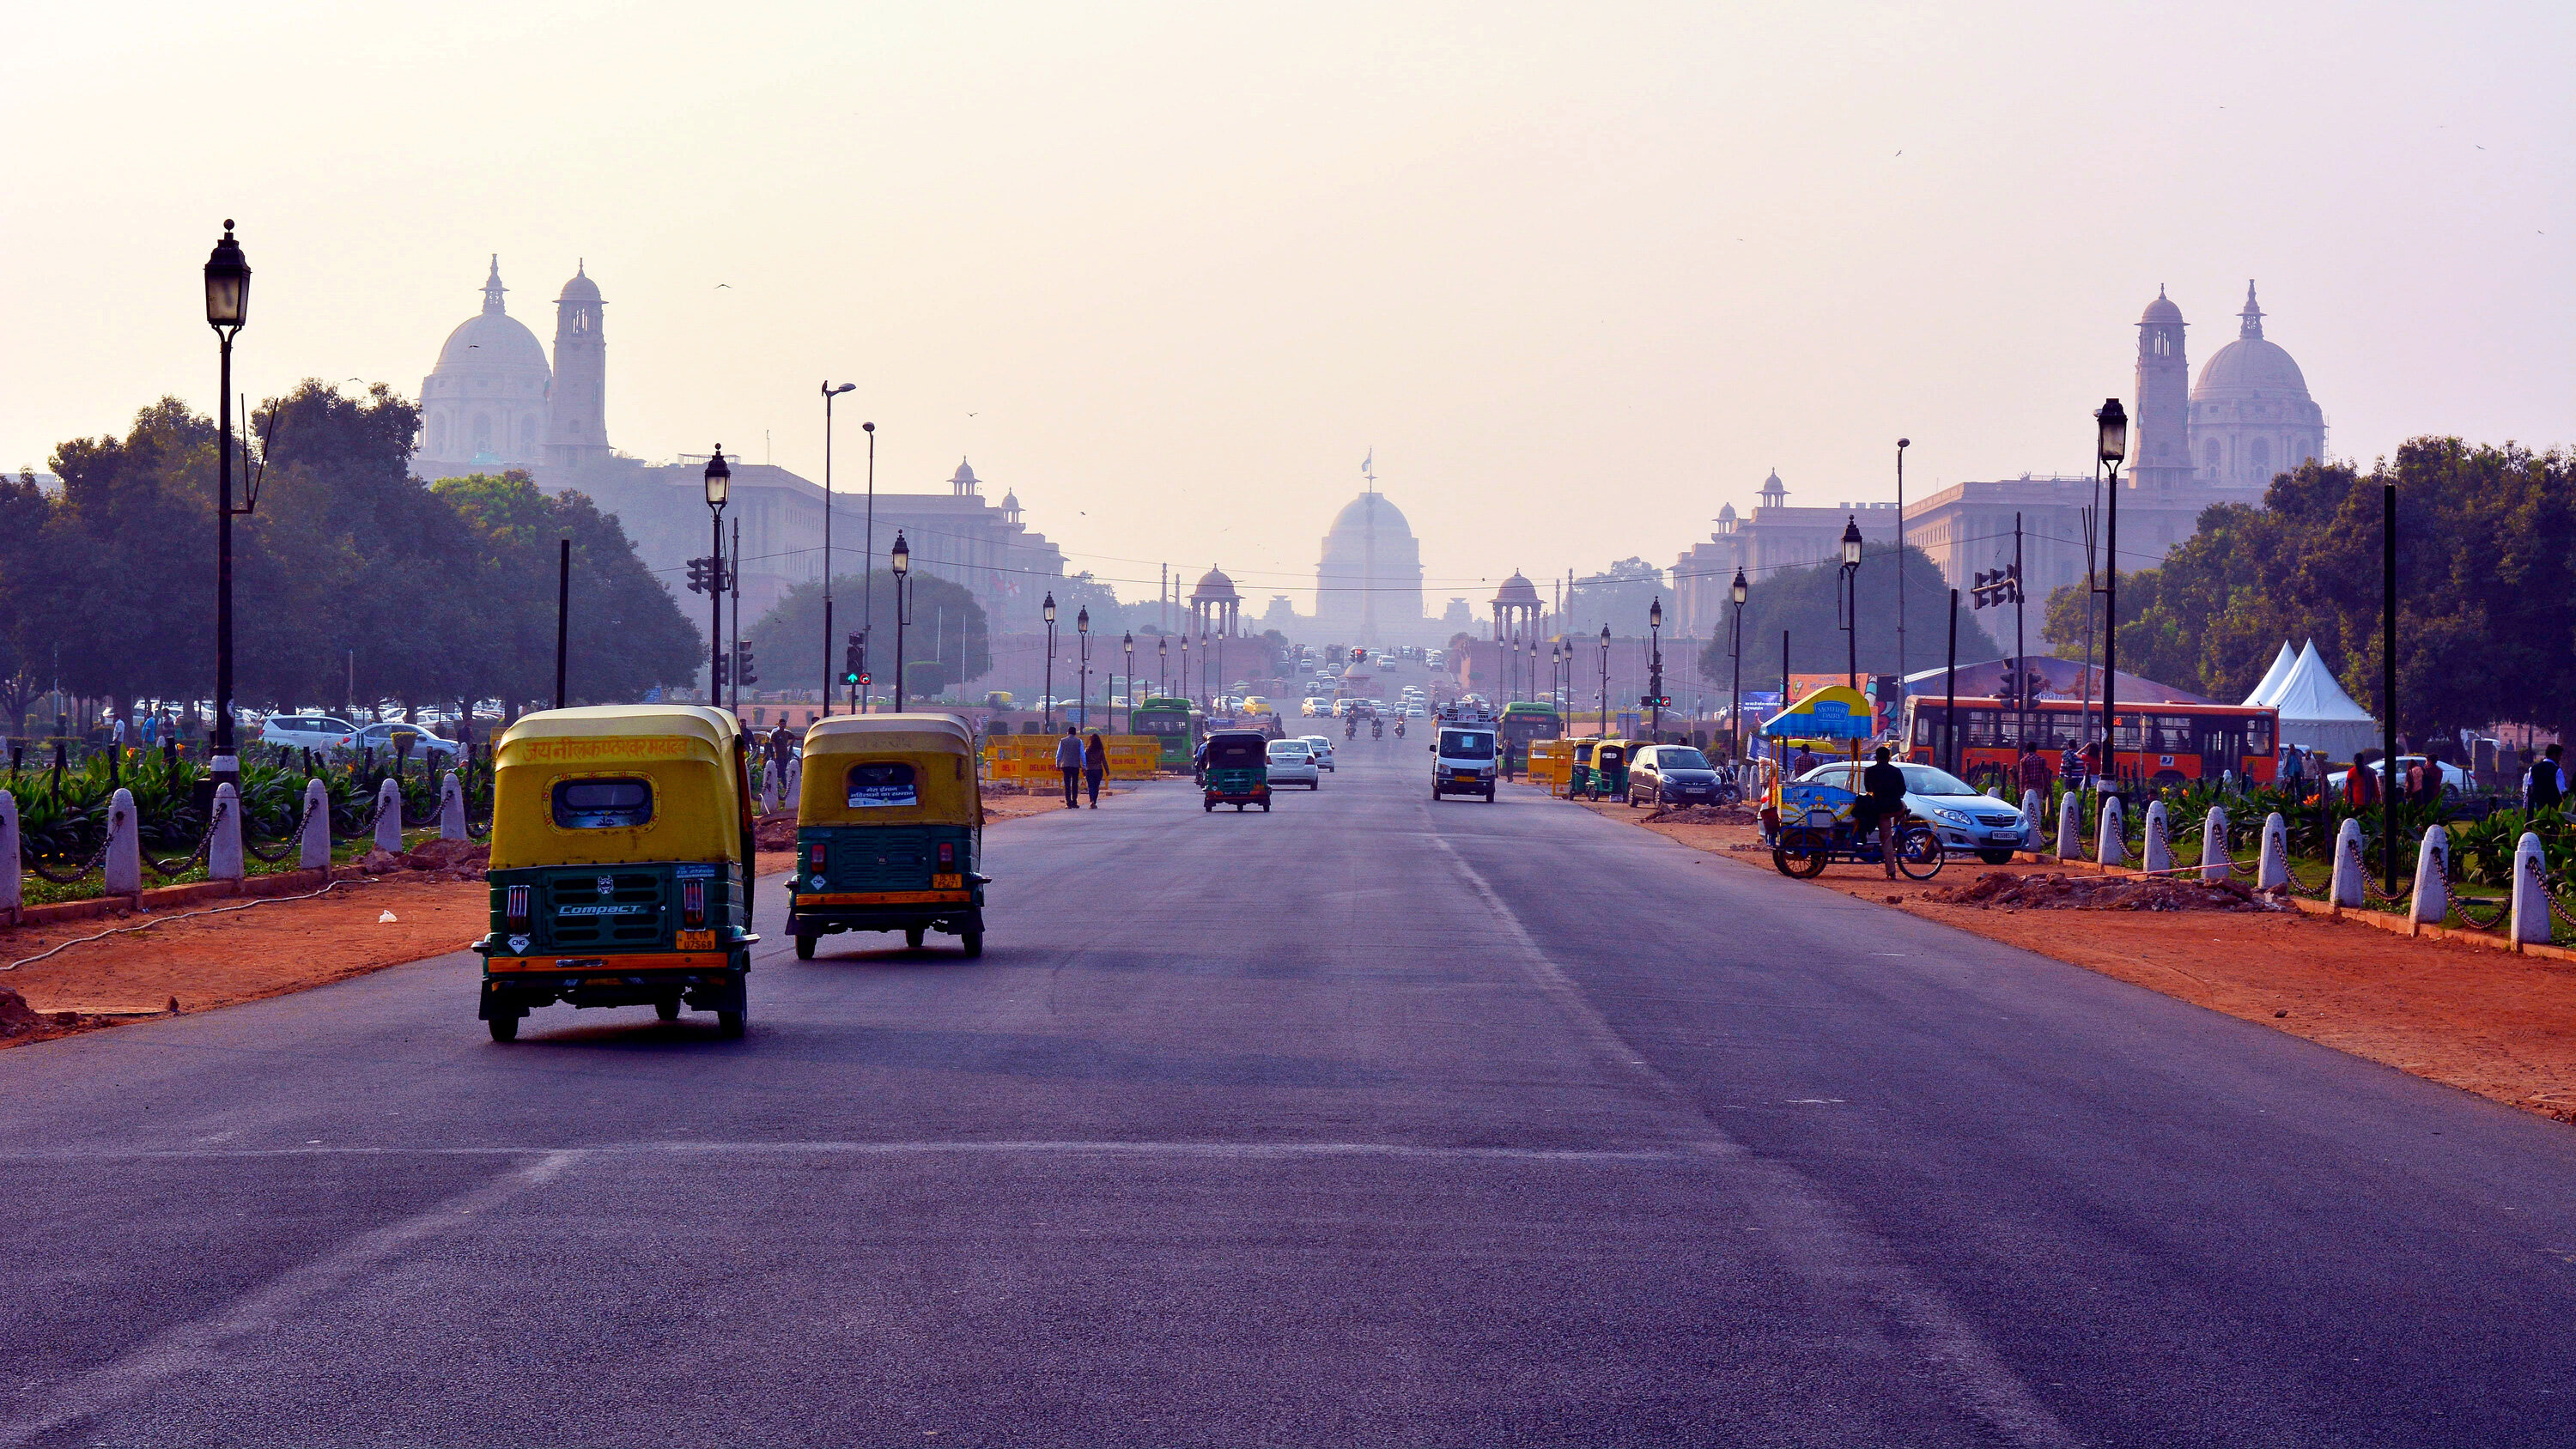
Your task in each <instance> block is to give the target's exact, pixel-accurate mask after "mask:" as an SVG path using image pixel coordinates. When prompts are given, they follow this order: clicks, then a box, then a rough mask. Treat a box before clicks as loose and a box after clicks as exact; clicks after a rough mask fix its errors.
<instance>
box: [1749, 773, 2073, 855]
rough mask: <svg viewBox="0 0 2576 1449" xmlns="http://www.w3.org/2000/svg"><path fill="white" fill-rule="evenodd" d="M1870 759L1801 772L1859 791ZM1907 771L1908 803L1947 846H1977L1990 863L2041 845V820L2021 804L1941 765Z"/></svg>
mask: <svg viewBox="0 0 2576 1449" xmlns="http://www.w3.org/2000/svg"><path fill="white" fill-rule="evenodd" d="M1868 768H1869V766H1867V765H1865V764H1860V765H1855V764H1853V763H1851V762H1849V761H1844V762H1843V763H1841V764H1834V765H1819V766H1817V767H1816V768H1815V769H1812V770H1809V771H1808V772H1807V773H1805V774H1803V775H1801V776H1799V777H1798V778H1799V779H1801V780H1813V781H1815V782H1816V783H1818V784H1821V785H1831V786H1833V787H1834V788H1835V789H1838V790H1849V791H1851V792H1852V793H1853V794H1855V795H1866V794H1868V793H1869V791H1868V790H1867V789H1866V788H1864V787H1863V786H1862V784H1861V772H1862V771H1864V770H1867V769H1868ZM1897 768H1898V769H1900V770H1903V771H1904V772H1905V808H1906V809H1907V810H1909V811H1911V812H1913V815H1914V818H1915V819H1917V820H1920V821H1922V822H1923V823H1924V824H1926V825H1929V826H1931V827H1932V833H1933V834H1934V835H1935V836H1937V837H1939V838H1940V841H1941V848H1942V849H1943V850H1946V851H1953V852H1958V853H1966V852H1969V851H1974V852H1975V853H1976V856H1977V859H1979V860H1982V861H1984V862H1985V863H1986V864H1988V865H2002V864H2004V863H2005V862H2006V861H2009V860H2011V859H2012V858H2013V852H2014V851H2017V850H2037V849H2039V848H2040V831H2039V822H2037V821H2035V820H2025V819H2023V818H2022V813H2021V810H2020V809H2019V807H2017V806H2015V805H2013V804H2011V803H2010V802H2008V801H2003V800H1998V799H1995V798H1994V797H1993V796H1991V795H1987V794H1985V793H1983V792H1981V791H1979V790H1978V789H1977V787H1975V786H1974V785H1971V784H1969V783H1968V782H1967V781H1965V780H1962V779H1960V778H1959V777H1958V776H1956V775H1953V774H1951V773H1950V772H1949V771H1947V770H1944V769H1942V768H1940V767H1939V766H1937V765H1908V764H1903V763H1899V764H1898V765H1897Z"/></svg>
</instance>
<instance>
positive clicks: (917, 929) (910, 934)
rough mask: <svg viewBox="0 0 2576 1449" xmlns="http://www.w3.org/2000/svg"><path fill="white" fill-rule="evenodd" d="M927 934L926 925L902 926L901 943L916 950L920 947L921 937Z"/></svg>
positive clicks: (928, 930) (928, 929) (928, 932)
mask: <svg viewBox="0 0 2576 1449" xmlns="http://www.w3.org/2000/svg"><path fill="white" fill-rule="evenodd" d="M929 934H930V928H929V927H928V926H906V927H904V928H903V943H904V944H905V945H907V946H910V947H911V948H912V949H914V950H916V951H918V950H920V949H921V942H922V938H923V937H925V936H927V935H929Z"/></svg>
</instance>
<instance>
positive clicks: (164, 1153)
mask: <svg viewBox="0 0 2576 1449" xmlns="http://www.w3.org/2000/svg"><path fill="white" fill-rule="evenodd" d="M540 1154H550V1155H554V1156H561V1157H566V1158H581V1159H589V1160H604V1159H609V1158H615V1157H649V1156H656V1155H663V1156H675V1157H716V1156H723V1155H726V1154H739V1155H743V1156H800V1155H801V1156H818V1157H819V1156H847V1157H905V1156H922V1157H930V1156H955V1157H975V1156H995V1157H999V1156H1013V1155H1020V1156H1032V1155H1046V1154H1058V1155H1064V1156H1090V1157H1122V1156H1123V1157H1146V1156H1162V1157H1211V1158H1229V1157H1233V1158H1300V1157H1386V1158H1407V1159H1420V1160H1426V1161H1437V1160H1454V1161H1470V1162H1473V1161H1486V1162H1569V1163H1584V1162H1600V1163H1620V1162H1689V1161H1696V1160H1698V1158H1699V1156H1700V1154H1698V1153H1697V1152H1694V1151H1692V1150H1689V1149H1687V1148H1673V1147H1641V1148H1587V1147H1563V1148H1560V1147H1442V1146H1432V1145H1423V1144H1416V1143H1408V1142H1132V1141H1117V1140H1105V1141H1088V1140H1082V1139H1071V1140H1063V1141H1049V1140H1036V1141H993V1142H977V1141H948V1142H938V1141H933V1142H696V1141H689V1142H682V1141H664V1142H615V1143H601V1144H585V1145H583V1146H579V1147H527V1146H514V1145H508V1144H499V1145H484V1146H459V1147H366V1146H355V1145H348V1146H323V1147H314V1146H304V1147H294V1146H288V1147H269V1148H261V1147H243V1148H169V1149H152V1148H134V1149H122V1148H109V1149H105V1150H101V1151H82V1150H77V1149H74V1150H65V1151H52V1152H8V1153H0V1162H30V1163H33V1162H42V1163H51V1164H66V1163H82V1162H160V1161H180V1162H224V1161H236V1160H240V1161H257V1160H266V1159H276V1158H296V1157H387V1158H393V1157H530V1156H537V1155H540Z"/></svg>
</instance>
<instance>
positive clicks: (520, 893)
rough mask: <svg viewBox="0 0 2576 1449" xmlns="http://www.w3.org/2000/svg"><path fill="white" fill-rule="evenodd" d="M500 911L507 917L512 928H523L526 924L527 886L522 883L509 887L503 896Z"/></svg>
mask: <svg viewBox="0 0 2576 1449" xmlns="http://www.w3.org/2000/svg"><path fill="white" fill-rule="evenodd" d="M501 913H502V915H503V916H505V917H507V918H508V920H509V922H510V925H511V927H512V928H513V929H515V930H525V929H526V928H527V924H528V888H527V887H526V886H523V885H514V886H512V887H510V890H509V894H508V895H507V896H505V897H504V898H503V904H502V908H501Z"/></svg>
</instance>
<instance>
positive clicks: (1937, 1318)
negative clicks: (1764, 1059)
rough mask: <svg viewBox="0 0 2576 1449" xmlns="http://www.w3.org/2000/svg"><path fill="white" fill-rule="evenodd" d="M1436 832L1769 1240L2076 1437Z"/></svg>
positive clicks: (1958, 1379)
mask: <svg viewBox="0 0 2576 1449" xmlns="http://www.w3.org/2000/svg"><path fill="white" fill-rule="evenodd" d="M1431 839H1432V841H1433V843H1434V844H1436V845H1438V846H1439V847H1440V849H1441V851H1442V853H1444V854H1446V855H1447V856H1448V857H1449V860H1450V862H1451V864H1452V865H1454V866H1455V867H1456V869H1457V872H1458V876H1459V879H1460V880H1461V881H1463V882H1464V883H1465V885H1466V886H1467V889H1468V890H1469V891H1471V892H1473V893H1474V894H1475V895H1476V896H1477V897H1478V898H1479V899H1481V900H1483V901H1484V902H1485V904H1486V905H1487V906H1488V907H1489V908H1490V909H1491V910H1492V912H1493V915H1494V918H1495V920H1496V922H1497V923H1498V924H1499V925H1500V926H1501V928H1502V932H1503V934H1504V935H1505V936H1507V937H1509V938H1510V940H1511V941H1512V942H1513V943H1514V944H1516V945H1517V946H1518V947H1519V948H1520V949H1519V951H1518V952H1517V953H1515V954H1516V955H1517V957H1518V958H1519V961H1520V964H1521V967H1522V969H1523V970H1524V971H1525V972H1527V973H1528V975H1529V977H1530V979H1531V980H1532V981H1533V982H1535V983H1536V984H1537V985H1538V987H1539V988H1540V989H1541V990H1542V991H1544V992H1545V993H1546V994H1547V995H1548V996H1549V997H1550V998H1551V999H1552V1000H1554V1001H1555V1002H1556V1003H1557V1004H1558V1006H1559V1007H1560V1008H1561V1009H1563V1010H1564V1012H1565V1014H1566V1016H1567V1017H1568V1018H1569V1019H1570V1020H1571V1021H1572V1022H1573V1023H1574V1024H1575V1026H1576V1027H1577V1028H1578V1029H1579V1030H1580V1031H1581V1032H1582V1033H1583V1034H1584V1035H1585V1036H1586V1037H1587V1038H1589V1039H1590V1040H1591V1042H1592V1044H1593V1047H1594V1050H1595V1051H1597V1052H1599V1053H1600V1054H1601V1056H1602V1058H1603V1060H1604V1061H1605V1062H1606V1063H1608V1065H1609V1066H1610V1068H1611V1069H1612V1071H1613V1072H1615V1073H1617V1074H1619V1075H1621V1076H1625V1077H1627V1078H1629V1079H1630V1080H1642V1081H1644V1082H1645V1083H1647V1084H1648V1085H1649V1086H1650V1087H1651V1088H1652V1089H1653V1090H1654V1091H1655V1092H1656V1093H1657V1094H1658V1095H1660V1096H1662V1097H1663V1098H1664V1099H1665V1100H1666V1101H1668V1102H1670V1103H1672V1104H1673V1105H1674V1107H1675V1108H1676V1109H1677V1110H1679V1111H1681V1112H1685V1113H1687V1114H1688V1115H1689V1116H1690V1118H1691V1119H1692V1120H1693V1122H1694V1123H1695V1124H1696V1131H1695V1132H1694V1134H1693V1135H1695V1136H1698V1137H1700V1138H1702V1141H1701V1142H1700V1143H1699V1144H1697V1150H1698V1151H1699V1152H1701V1153H1703V1154H1704V1155H1706V1156H1708V1157H1710V1158H1712V1159H1715V1160H1718V1161H1722V1162H1724V1163H1726V1164H1727V1167H1728V1171H1729V1178H1730V1185H1731V1186H1732V1187H1733V1188H1734V1189H1735V1190H1736V1191H1737V1192H1739V1193H1741V1194H1742V1195H1743V1197H1744V1199H1745V1201H1746V1204H1747V1206H1748V1209H1749V1210H1750V1212H1751V1214H1752V1215H1753V1216H1754V1217H1755V1218H1756V1219H1758V1220H1759V1221H1760V1223H1761V1225H1762V1227H1763V1229H1764V1234H1763V1236H1764V1241H1766V1242H1767V1243H1769V1244H1770V1245H1771V1247H1772V1248H1773V1250H1774V1251H1776V1252H1778V1253H1780V1255H1781V1256H1782V1257H1783V1258H1784V1259H1785V1260H1786V1261H1787V1264H1788V1266H1789V1268H1790V1270H1791V1271H1792V1272H1795V1273H1796V1274H1798V1275H1799V1276H1800V1277H1801V1278H1803V1279H1805V1280H1806V1281H1807V1282H1808V1283H1810V1284H1812V1285H1813V1286H1814V1287H1815V1288H1817V1289H1818V1290H1819V1291H1820V1292H1821V1293H1824V1294H1826V1295H1829V1296H1830V1297H1831V1298H1833V1299H1835V1300H1837V1301H1839V1302H1840V1303H1842V1304H1844V1305H1847V1307H1848V1308H1849V1309H1850V1311H1851V1312H1853V1314H1854V1315H1855V1317H1860V1318H1862V1319H1863V1321H1867V1319H1869V1318H1876V1319H1879V1320H1881V1321H1883V1322H1885V1323H1887V1324H1888V1327H1889V1329H1890V1330H1892V1331H1890V1332H1889V1333H1888V1337H1889V1338H1890V1339H1891V1340H1892V1342H1893V1344H1894V1346H1895V1347H1896V1348H1897V1350H1898V1351H1900V1352H1904V1353H1908V1354H1910V1355H1911V1356H1912V1357H1913V1358H1914V1359H1915V1360H1916V1361H1917V1362H1918V1363H1920V1364H1921V1365H1922V1367H1923V1368H1924V1369H1925V1371H1926V1372H1928V1373H1931V1374H1934V1375H1937V1376H1938V1379H1939V1380H1940V1381H1941V1382H1943V1383H1945V1384H1947V1385H1948V1386H1949V1387H1950V1390H1951V1392H1952V1393H1953V1394H1954V1395H1956V1396H1957V1398H1958V1399H1959V1400H1960V1402H1961V1405H1962V1406H1963V1407H1964V1408H1966V1409H1967V1410H1968V1411H1969V1412H1970V1413H1972V1414H1974V1415H1975V1416H1976V1417H1977V1418H1979V1419H1981V1420H1983V1421H1984V1422H1985V1423H1986V1425H1987V1426H1988V1427H1990V1428H1992V1429H1993V1430H1995V1431H1996V1432H1997V1433H1998V1434H2001V1435H2002V1436H2004V1438H2006V1439H2007V1440H2009V1441H2010V1442H2012V1443H2014V1444H2022V1445H2035V1446H2039V1445H2044V1446H2061V1445H2076V1444H2080V1443H2082V1442H2083V1441H2081V1440H2079V1439H2077V1438H2076V1437H2075V1435H2074V1434H2073V1433H2072V1432H2070V1431H2069V1430H2068V1429H2067V1427H2066V1426H2065V1425H2064V1424H2062V1423H2060V1422H2058V1419H2057V1416H2056V1415H2055V1414H2052V1413H2050V1412H2049V1410H2048V1406H2047V1405H2046V1404H2043V1403H2041V1402H2040V1400H2039V1396H2038V1394H2037V1393H2036V1392H2034V1391H2033V1390H2032V1388H2031V1386H2030V1385H2029V1383H2028V1382H2027V1381H2025V1380H2024V1379H2023V1378H2022V1377H2021V1375H2020V1374H2018V1373H2016V1372H2015V1371H2014V1370H2013V1368H2012V1366H2011V1365H2009V1364H2007V1363H2005V1362H2004V1361H2003V1358H2002V1356H2001V1355H1999V1354H1997V1353H1996V1352H1995V1350H1994V1348H1993V1346H1992V1345H1990V1344H1988V1343H1987V1342H1986V1340H1985V1338H1984V1336H1983V1335H1982V1334H1980V1333H1978V1331H1977V1329H1976V1327H1975V1325H1973V1324H1971V1323H1969V1322H1968V1320H1967V1319H1966V1318H1964V1317H1963V1316H1961V1315H1960V1313H1959V1311H1958V1310H1957V1309H1956V1308H1954V1307H1952V1306H1951V1303H1950V1300H1949V1298H1948V1296H1947V1295H1945V1294H1944V1293H1942V1292H1941V1290H1939V1289H1938V1288H1935V1287H1934V1286H1933V1285H1932V1284H1931V1283H1929V1282H1927V1281H1926V1280H1925V1279H1924V1278H1923V1277H1922V1276H1921V1275H1920V1274H1918V1273H1916V1272H1915V1271H1914V1269H1913V1268H1912V1267H1911V1266H1910V1265H1908V1264H1907V1263H1906V1262H1905V1261H1904V1260H1903V1259H1902V1258H1901V1257H1900V1256H1899V1255H1898V1254H1897V1252H1896V1249H1895V1248H1894V1246H1893V1245H1891V1244H1890V1243H1888V1242H1887V1240H1886V1239H1884V1238H1882V1237H1880V1236H1879V1235H1878V1234H1876V1233H1874V1232H1872V1231H1871V1230H1870V1229H1869V1227H1868V1226H1867V1225H1866V1224H1865V1223H1863V1222H1862V1221H1861V1219H1860V1216H1859V1214H1858V1213H1856V1212H1854V1211H1853V1210H1851V1209H1850V1208H1849V1207H1847V1206H1845V1205H1844V1204H1843V1203H1841V1202H1838V1201H1836V1200H1835V1199H1834V1198H1833V1197H1832V1196H1831V1195H1830V1194H1828V1193H1827V1192H1826V1191H1825V1190H1824V1189H1823V1188H1822V1187H1821V1186H1819V1185H1818V1184H1816V1183H1814V1182H1812V1181H1810V1180H1808V1179H1807V1177H1806V1176H1805V1175H1804V1174H1802V1173H1800V1172H1799V1171H1798V1170H1797V1169H1796V1168H1794V1167H1791V1166H1789V1165H1788V1164H1787V1163H1783V1162H1777V1161H1773V1160H1771V1159H1769V1158H1765V1157H1762V1156H1760V1155H1758V1154H1756V1153H1754V1152H1753V1151H1751V1150H1750V1149H1748V1148H1746V1147H1745V1146H1744V1145H1743V1144H1741V1143H1739V1142H1737V1141H1736V1140H1735V1139H1733V1138H1732V1137H1729V1136H1728V1135H1727V1134H1726V1133H1725V1132H1724V1131H1723V1130H1722V1129H1720V1128H1719V1127H1718V1125H1717V1124H1716V1122H1714V1121H1713V1120H1711V1119H1710V1118H1709V1116H1708V1114H1707V1113H1706V1112H1704V1111H1702V1110H1701V1109H1700V1107H1699V1104H1698V1103H1697V1102H1696V1101H1694V1100H1692V1098H1691V1096H1690V1094H1689V1093H1688V1092H1686V1091H1684V1090H1683V1088H1682V1087H1681V1086H1680V1084H1678V1083H1676V1082H1674V1081H1673V1080H1672V1079H1671V1078H1669V1077H1667V1076H1665V1075H1664V1074H1663V1073H1661V1072H1659V1071H1657V1070H1655V1069H1654V1068H1653V1067H1652V1066H1650V1065H1649V1064H1648V1063H1647V1062H1646V1060H1645V1053H1643V1052H1641V1051H1639V1050H1637V1049H1636V1048H1635V1047H1633V1046H1632V1045H1630V1044H1629V1042H1628V1039H1627V1038H1625V1037H1623V1036H1621V1035H1620V1034H1619V1031H1618V1028H1616V1027H1614V1026H1612V1025H1611V1024H1610V1022H1609V1019H1608V1018H1606V1017H1604V1016H1603V1015H1602V1014H1601V1012H1600V1011H1599V1009H1598V1008H1596V1007H1594V1006H1593V1004H1592V1001H1591V998H1590V997H1588V996H1586V995H1585V994H1584V991H1583V988H1582V987H1581V986H1579V985H1577V984H1576V983H1575V981H1574V979H1573V978H1572V977H1570V976H1568V975H1566V974H1565V971H1564V969H1563V968H1562V967H1560V966H1558V965H1557V964H1556V962H1555V960H1554V959H1553V958H1551V957H1550V956H1549V955H1548V953H1547V952H1546V950H1545V949H1543V948H1542V947H1541V946H1540V945H1539V944H1538V940H1537V938H1536V937H1534V936H1532V935H1531V934H1530V931H1529V928H1528V927H1527V926H1525V925H1524V924H1522V922H1521V918H1520V913H1519V912H1517V911H1514V910H1513V909H1512V908H1511V907H1510V906H1509V905H1508V904H1506V903H1505V902H1504V900H1503V897H1502V894H1501V892H1499V891H1497V890H1495V889H1494V887H1493V884H1492V883H1491V882H1489V881H1487V880H1486V879H1485V877H1484V874H1483V872H1481V871H1479V870H1477V869H1476V867H1475V866H1473V865H1471V864H1469V863H1468V861H1467V858H1466V856H1465V855H1464V854H1462V853H1461V852H1460V851H1459V850H1458V848H1457V847H1456V846H1455V845H1452V844H1451V843H1450V842H1449V840H1448V838H1447V837H1446V836H1445V835H1444V834H1442V833H1440V832H1437V831H1435V832H1432V834H1431Z"/></svg>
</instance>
